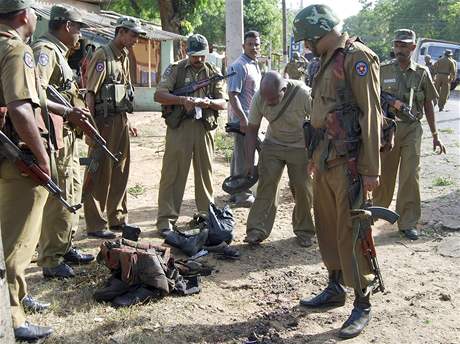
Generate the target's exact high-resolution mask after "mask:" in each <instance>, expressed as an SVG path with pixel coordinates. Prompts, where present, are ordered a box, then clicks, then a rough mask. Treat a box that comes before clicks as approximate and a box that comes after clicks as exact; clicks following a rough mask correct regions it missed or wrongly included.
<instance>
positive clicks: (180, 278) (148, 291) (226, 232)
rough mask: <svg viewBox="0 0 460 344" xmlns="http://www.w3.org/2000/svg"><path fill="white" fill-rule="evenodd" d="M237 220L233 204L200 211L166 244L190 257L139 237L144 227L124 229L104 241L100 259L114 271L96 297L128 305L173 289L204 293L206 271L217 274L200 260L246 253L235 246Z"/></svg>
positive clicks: (170, 233)
mask: <svg viewBox="0 0 460 344" xmlns="http://www.w3.org/2000/svg"><path fill="white" fill-rule="evenodd" d="M234 225H235V221H234V219H233V214H232V212H231V210H230V209H229V208H228V207H225V208H223V209H219V208H217V207H216V206H215V205H214V204H210V206H209V213H208V215H207V216H200V215H195V216H194V218H193V220H192V221H190V222H189V224H188V225H187V226H186V228H185V229H184V230H182V231H180V230H179V229H177V228H175V229H174V230H171V231H168V232H167V233H165V243H167V244H169V245H171V246H174V247H176V248H179V249H181V251H182V252H184V253H185V254H186V255H187V256H189V257H188V258H186V259H181V260H176V259H175V258H174V256H173V255H172V253H171V248H170V247H166V246H163V245H159V244H151V243H140V242H138V241H137V240H138V237H139V234H140V229H138V227H133V230H132V231H131V232H130V233H123V237H122V238H121V239H118V240H114V241H104V242H103V243H102V244H101V247H100V252H99V254H98V256H97V261H98V262H99V263H101V264H104V265H105V266H106V267H108V268H109V269H110V271H111V276H110V277H109V279H108V280H107V282H106V284H105V286H104V287H102V288H100V289H98V290H96V291H95V293H94V299H95V300H96V301H98V302H110V303H111V304H112V305H113V306H114V307H128V306H132V305H135V304H139V303H146V302H148V301H151V300H154V299H159V298H161V297H163V296H165V295H169V294H176V295H192V294H196V293H199V292H200V291H201V288H200V276H206V275H209V274H211V272H212V271H213V269H212V267H210V266H208V265H206V264H205V263H201V262H198V261H197V260H198V258H200V257H203V256H205V255H207V254H208V253H209V252H214V253H215V254H216V256H217V257H218V258H222V259H238V258H239V257H240V253H239V252H238V250H236V249H235V248H233V247H231V246H229V244H230V243H231V241H232V240H233V236H234ZM134 229H135V230H134ZM128 238H129V239H132V240H129V239H128Z"/></svg>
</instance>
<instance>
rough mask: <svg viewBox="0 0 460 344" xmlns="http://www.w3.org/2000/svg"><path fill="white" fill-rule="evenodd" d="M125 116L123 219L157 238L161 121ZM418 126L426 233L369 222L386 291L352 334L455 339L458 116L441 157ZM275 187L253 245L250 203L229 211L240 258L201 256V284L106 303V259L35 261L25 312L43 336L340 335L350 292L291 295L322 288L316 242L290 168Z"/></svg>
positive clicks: (187, 208)
mask: <svg viewBox="0 0 460 344" xmlns="http://www.w3.org/2000/svg"><path fill="white" fill-rule="evenodd" d="M457 104H458V103H457ZM455 106H458V105H455ZM454 111H455V110H454ZM457 111H458V108H457ZM442 116H443V115H442V114H441V115H440V117H439V118H442ZM133 119H134V122H135V124H136V126H137V127H138V128H139V129H140V131H141V136H140V137H138V138H134V139H133V140H132V168H131V175H130V181H129V187H130V189H129V192H130V195H129V203H128V206H129V209H130V222H131V223H135V224H137V225H140V226H141V227H142V230H143V233H142V240H143V241H148V242H150V241H154V242H161V239H160V238H159V237H158V235H157V233H156V230H155V227H154V224H155V221H156V214H157V198H158V184H159V180H160V170H161V159H162V154H163V149H164V146H163V144H164V134H165V126H164V123H163V120H162V119H161V118H160V114H158V113H139V114H136V115H135V116H134V117H133ZM424 127H425V134H424V136H423V146H422V171H421V176H422V177H421V184H422V202H423V203H422V206H423V216H422V220H421V223H420V229H421V230H422V237H421V239H420V240H418V241H416V242H410V241H408V240H406V239H403V238H401V237H400V236H399V234H398V232H397V229H396V227H395V226H391V225H387V224H384V223H377V225H376V227H375V241H376V244H377V246H378V247H377V250H378V255H379V259H380V265H381V269H382V273H383V278H384V281H385V284H386V287H387V290H386V291H385V292H384V293H383V294H382V293H379V294H376V295H375V296H373V297H372V302H373V319H372V321H371V323H370V325H369V326H368V327H367V328H366V330H365V331H364V333H363V334H362V335H361V336H359V337H358V338H355V339H352V340H349V341H348V342H349V343H411V344H412V343H430V344H431V343H442V344H447V343H452V344H453V343H460V314H459V309H460V286H459V280H460V270H459V268H458V267H459V264H460V259H459V257H460V244H459V243H460V240H459V238H460V231H459V230H460V218H459V216H460V215H459V213H460V212H459V210H460V206H459V203H458V199H459V195H460V189H459V185H460V176H459V173H458V171H459V170H458V168H459V164H460V140H459V128H458V122H456V121H455V120H454V121H446V122H445V123H443V124H442V125H440V126H439V128H440V130H439V131H440V132H441V135H442V138H443V139H444V142H445V144H446V145H447V149H448V150H449V154H448V155H447V156H437V155H434V154H433V153H432V152H431V137H430V135H429V130H428V128H427V125H426V123H425V124H424ZM221 131H222V129H221V128H220V129H219V133H218V144H217V148H218V152H217V156H216V159H215V175H214V183H215V196H216V203H217V204H218V205H219V206H223V205H224V204H225V202H226V201H227V199H228V196H227V195H226V194H225V193H224V192H223V191H222V190H221V188H220V184H221V183H222V180H223V179H224V178H225V177H226V176H227V174H228V171H229V164H228V160H227V157H228V150H227V151H226V150H225V145H226V144H227V146H228V140H226V139H225V134H222V132H221ZM280 187H281V198H282V203H281V205H280V207H279V210H278V214H277V218H276V222H275V226H274V229H273V232H272V235H271V237H270V238H269V239H268V240H267V241H266V242H264V243H263V245H262V246H261V247H258V248H251V247H248V246H247V245H246V244H245V243H243V238H244V234H245V223H246V218H247V215H248V209H234V215H235V218H236V221H237V225H236V239H235V241H234V245H235V247H237V248H238V249H239V250H240V251H241V259H240V260H239V261H222V260H217V259H215V258H214V257H213V256H212V255H210V256H208V257H206V258H204V261H206V262H207V263H208V264H210V265H213V266H215V268H216V272H215V273H213V274H212V275H211V276H208V277H203V278H202V285H201V286H202V291H201V293H200V294H197V295H193V296H189V297H165V298H163V299H160V300H158V301H156V302H151V303H149V304H147V305H142V306H134V307H131V308H128V309H114V308H112V307H110V306H108V305H105V304H98V303H96V302H95V301H94V300H93V299H92V294H93V292H94V290H95V289H96V288H98V287H99V286H101V285H102V283H103V282H104V281H105V279H106V278H107V276H108V274H109V273H108V270H107V269H106V268H105V267H104V266H101V265H98V264H97V263H92V264H90V265H88V266H80V267H76V268H75V270H76V272H77V277H76V278H75V279H72V280H65V281H54V280H53V281H45V280H43V278H42V275H41V269H39V268H38V267H37V266H36V265H32V266H31V267H30V268H29V270H28V281H29V289H30V292H31V294H32V295H34V296H36V297H37V298H39V299H41V300H45V301H49V302H51V303H52V307H51V311H50V312H48V313H46V314H42V315H30V316H29V318H28V319H29V320H30V321H32V322H34V323H39V324H43V325H45V324H46V325H50V326H52V327H53V328H54V330H55V334H54V335H53V336H52V337H51V338H50V339H48V340H47V341H46V343H69V344H70V343H98V344H99V343H110V344H117V343H120V344H121V343H173V344H175V343H247V344H249V343H328V344H330V343H336V342H337V341H339V339H338V337H337V332H338V329H339V328H340V327H341V325H342V323H343V322H344V321H345V319H346V318H347V316H348V314H349V313H350V311H351V309H352V302H353V297H352V291H351V292H350V293H349V296H350V297H349V298H348V300H347V303H346V305H345V306H344V307H341V308H336V309H332V310H327V311H324V312H317V311H312V310H307V309H304V308H302V307H300V306H299V305H298V303H299V298H302V297H307V296H309V295H312V294H316V293H318V292H320V290H321V289H322V288H323V287H324V286H325V284H326V280H327V272H326V270H325V268H324V266H323V264H322V262H321V257H320V254H319V250H318V246H317V245H316V244H315V245H314V246H313V247H311V248H308V249H304V248H300V247H299V246H298V245H297V244H296V241H295V239H294V237H293V233H292V229H291V224H290V219H291V211H292V208H293V199H292V197H291V195H290V192H289V189H288V186H287V176H286V175H284V176H283V178H282V181H281V184H280ZM193 190H194V188H193V174H192V172H191V173H190V178H189V181H188V184H187V189H186V195H185V197H184V202H183V207H182V214H183V217H182V218H181V222H186V221H188V220H189V219H190V217H191V216H192V215H193V213H194V212H195V205H194V198H193ZM81 229H82V230H83V229H84V221H83V220H82V222H81ZM75 244H76V245H77V246H78V247H79V248H81V249H84V250H85V251H88V252H91V253H94V254H97V252H98V246H99V244H100V241H98V240H94V239H87V238H86V236H85V235H84V234H83V233H82V232H80V233H78V234H77V236H76V240H75Z"/></svg>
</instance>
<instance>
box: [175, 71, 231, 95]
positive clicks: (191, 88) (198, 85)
mask: <svg viewBox="0 0 460 344" xmlns="http://www.w3.org/2000/svg"><path fill="white" fill-rule="evenodd" d="M235 74H236V72H231V73H228V74H226V75H214V76H212V77H210V78H206V79H203V80H198V81H193V82H191V83H189V84H187V85H185V86H184V87H181V88H178V89H176V90H174V91H173V92H172V94H174V95H175V96H187V95H190V94H192V93H193V92H195V91H198V90H200V89H202V88H203V87H206V86H209V85H210V84H212V83H214V82H219V81H221V80H224V79H227V78H229V77H231V76H233V75H235Z"/></svg>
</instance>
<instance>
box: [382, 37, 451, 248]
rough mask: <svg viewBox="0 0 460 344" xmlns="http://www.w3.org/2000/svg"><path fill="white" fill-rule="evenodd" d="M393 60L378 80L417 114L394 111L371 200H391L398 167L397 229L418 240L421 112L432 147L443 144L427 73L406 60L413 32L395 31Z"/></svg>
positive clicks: (440, 146) (388, 201)
mask: <svg viewBox="0 0 460 344" xmlns="http://www.w3.org/2000/svg"><path fill="white" fill-rule="evenodd" d="M393 44H394V45H393V49H394V52H395V56H396V59H395V60H393V61H391V62H390V63H387V64H385V65H382V67H381V69H380V81H381V85H382V89H383V90H384V91H386V92H388V93H391V94H393V95H394V96H396V97H397V98H398V99H400V100H401V101H403V102H405V103H406V104H407V105H409V106H411V107H412V108H413V110H414V111H415V113H416V114H417V119H416V120H415V121H414V120H411V119H410V118H407V117H406V116H404V114H402V113H399V112H397V111H396V110H394V111H395V116H396V118H397V119H398V122H397V128H396V135H395V143H394V147H393V149H392V150H391V151H390V152H385V153H382V176H381V185H380V186H379V187H378V188H377V189H376V190H375V191H374V203H375V204H376V205H379V206H383V207H388V206H389V205H390V203H391V200H392V199H393V193H394V188H395V183H396V175H397V173H398V167H399V186H398V195H397V198H396V212H397V213H398V214H399V215H400V218H399V220H398V227H399V230H400V231H401V232H402V233H403V234H404V235H405V236H406V237H407V238H409V239H411V240H416V239H418V232H417V228H416V225H417V221H418V220H419V219H420V214H421V204H420V185H419V171H420V149H421V144H422V124H421V123H420V120H421V118H422V116H423V113H425V114H426V119H427V122H428V125H429V127H430V130H431V134H432V136H433V149H437V147H439V148H440V151H441V152H444V153H445V151H446V150H445V147H444V146H443V144H442V143H441V141H440V140H439V136H438V133H437V131H436V122H435V115H434V109H433V100H435V99H436V97H437V92H436V89H435V88H434V85H433V82H432V80H431V75H430V72H429V70H428V68H426V67H425V66H422V65H419V64H417V63H415V62H414V61H412V60H411V59H410V57H411V55H412V52H413V51H414V49H415V32H413V31H412V30H406V29H402V30H398V31H396V34H395V39H394V41H393Z"/></svg>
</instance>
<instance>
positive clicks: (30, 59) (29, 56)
mask: <svg viewBox="0 0 460 344" xmlns="http://www.w3.org/2000/svg"><path fill="white" fill-rule="evenodd" d="M24 63H25V64H26V66H27V67H29V68H34V58H33V56H32V54H31V53H29V52H25V53H24Z"/></svg>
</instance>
